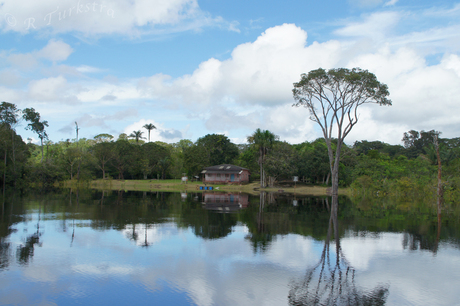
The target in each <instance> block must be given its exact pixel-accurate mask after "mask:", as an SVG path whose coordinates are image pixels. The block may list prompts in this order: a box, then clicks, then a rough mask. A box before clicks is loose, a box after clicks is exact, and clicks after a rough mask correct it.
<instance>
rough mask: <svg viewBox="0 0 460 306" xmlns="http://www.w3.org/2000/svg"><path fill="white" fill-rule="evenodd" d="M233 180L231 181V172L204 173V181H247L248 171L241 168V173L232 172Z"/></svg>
mask: <svg viewBox="0 0 460 306" xmlns="http://www.w3.org/2000/svg"><path fill="white" fill-rule="evenodd" d="M233 175H234V180H233V181H232V174H230V173H206V174H205V177H204V182H206V183H227V182H229V183H240V182H249V171H248V170H243V172H242V173H241V174H238V173H234V174H233Z"/></svg>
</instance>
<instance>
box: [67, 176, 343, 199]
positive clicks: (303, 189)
mask: <svg viewBox="0 0 460 306" xmlns="http://www.w3.org/2000/svg"><path fill="white" fill-rule="evenodd" d="M63 185H64V187H76V186H77V185H78V182H77V181H66V182H64V183H63ZM84 186H85V187H88V188H93V189H99V190H125V191H194V192H195V191H196V192H203V191H204V190H200V186H201V187H204V184H203V183H202V182H187V184H184V183H183V182H181V180H94V181H90V182H86V183H84ZM209 186H212V187H213V191H215V192H217V191H224V192H245V193H250V194H259V192H260V191H266V192H283V193H292V194H302V195H314V196H321V195H327V194H328V193H327V191H328V188H327V187H321V186H303V185H299V186H293V187H284V186H279V187H273V188H268V187H267V188H260V184H259V182H253V183H250V184H245V185H227V184H223V185H219V184H207V187H209ZM339 193H340V194H347V189H341V190H339Z"/></svg>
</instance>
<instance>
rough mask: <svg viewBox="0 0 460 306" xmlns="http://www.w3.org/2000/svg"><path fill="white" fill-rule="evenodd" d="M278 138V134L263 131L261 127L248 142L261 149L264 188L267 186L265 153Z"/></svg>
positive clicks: (261, 174)
mask: <svg viewBox="0 0 460 306" xmlns="http://www.w3.org/2000/svg"><path fill="white" fill-rule="evenodd" d="M277 139H278V136H276V135H275V134H273V133H272V132H270V131H269V130H264V131H262V130H261V129H260V128H259V129H257V130H256V131H255V132H254V133H253V134H252V135H251V136H248V142H249V143H250V144H253V145H255V146H256V148H258V150H259V165H260V187H262V188H264V187H265V171H264V162H265V155H266V154H267V153H268V150H269V149H270V148H271V147H272V145H273V144H274V143H275V140H277Z"/></svg>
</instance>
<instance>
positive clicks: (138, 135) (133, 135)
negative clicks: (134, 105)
mask: <svg viewBox="0 0 460 306" xmlns="http://www.w3.org/2000/svg"><path fill="white" fill-rule="evenodd" d="M142 134H144V132H141V131H133V132H132V133H131V134H129V136H128V137H129V138H134V139H136V143H139V139H145V137H142Z"/></svg>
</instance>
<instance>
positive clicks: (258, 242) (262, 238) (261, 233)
mask: <svg viewBox="0 0 460 306" xmlns="http://www.w3.org/2000/svg"><path fill="white" fill-rule="evenodd" d="M266 202H267V193H266V192H261V193H260V202H259V211H258V212H257V229H256V231H255V232H254V231H253V232H251V234H250V235H248V236H247V238H248V239H250V240H251V241H252V246H253V248H254V252H257V251H258V250H260V251H265V250H266V249H267V247H268V246H269V244H270V242H271V241H272V239H273V237H272V234H271V232H270V229H267V228H266V223H265V220H264V208H265V204H266Z"/></svg>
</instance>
